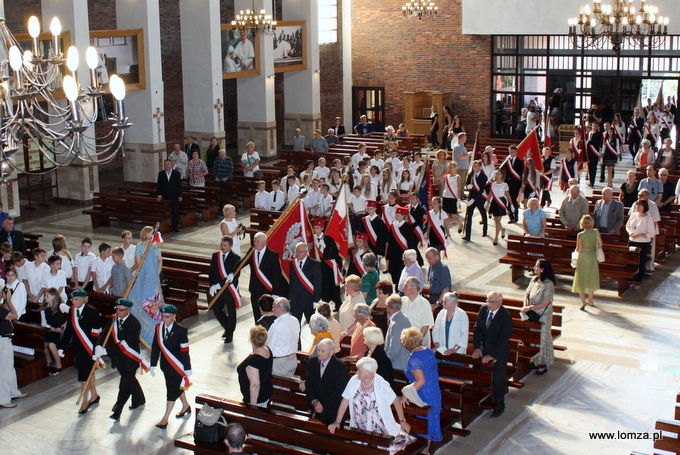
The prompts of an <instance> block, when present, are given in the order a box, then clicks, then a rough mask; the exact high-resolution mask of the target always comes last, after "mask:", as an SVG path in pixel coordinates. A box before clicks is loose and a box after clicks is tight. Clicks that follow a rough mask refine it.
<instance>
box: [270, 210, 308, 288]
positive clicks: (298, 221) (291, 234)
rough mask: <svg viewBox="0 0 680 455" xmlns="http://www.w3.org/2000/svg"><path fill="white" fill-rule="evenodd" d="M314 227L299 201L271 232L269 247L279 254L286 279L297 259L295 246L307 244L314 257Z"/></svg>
mask: <svg viewBox="0 0 680 455" xmlns="http://www.w3.org/2000/svg"><path fill="white" fill-rule="evenodd" d="M312 237H313V232H312V226H311V225H310V223H309V219H308V218H307V212H306V210H305V204H304V203H303V202H302V200H300V199H298V201H297V202H295V203H294V204H293V206H292V207H290V208H289V209H288V210H286V212H285V213H284V215H282V216H281V218H279V219H278V220H276V223H275V224H274V226H272V228H271V230H270V231H269V235H268V238H267V247H269V248H271V249H272V250H274V251H276V252H277V253H279V257H280V258H281V267H282V269H283V273H284V275H285V276H286V278H289V277H290V275H289V273H290V264H291V261H292V260H293V259H295V245H297V244H298V242H305V243H307V245H309V246H310V247H309V249H310V256H312V257H313V256H314V253H313V252H314V249H313V246H312V245H313V242H314V239H313V238H312Z"/></svg>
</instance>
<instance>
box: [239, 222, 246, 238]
mask: <svg viewBox="0 0 680 455" xmlns="http://www.w3.org/2000/svg"><path fill="white" fill-rule="evenodd" d="M238 228H239V229H241V233H240V234H239V237H241V239H244V238H246V227H245V226H244V225H243V223H239V224H238Z"/></svg>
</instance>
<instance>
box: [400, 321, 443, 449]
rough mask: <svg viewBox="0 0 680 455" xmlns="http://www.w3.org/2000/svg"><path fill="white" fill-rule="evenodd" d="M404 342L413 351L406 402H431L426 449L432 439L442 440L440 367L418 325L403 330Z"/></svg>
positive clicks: (406, 370) (405, 371)
mask: <svg viewBox="0 0 680 455" xmlns="http://www.w3.org/2000/svg"><path fill="white" fill-rule="evenodd" d="M400 340H401V344H402V345H403V346H404V348H406V350H408V351H409V352H410V353H411V356H410V357H409V359H408V365H407V366H406V369H405V370H404V374H405V375H406V378H407V379H408V381H409V385H407V386H406V387H404V388H403V389H402V392H403V396H402V397H401V402H402V404H403V405H406V404H408V403H409V402H411V401H412V402H413V403H414V404H417V405H418V406H424V405H428V406H431V407H432V412H430V413H429V414H428V416H427V438H428V440H429V441H428V445H427V453H429V451H430V450H429V449H430V442H432V441H435V442H438V441H441V440H442V429H441V425H440V424H439V414H440V412H441V409H442V392H441V390H440V389H439V370H438V369H437V359H436V357H435V355H434V351H432V349H430V348H426V347H424V346H422V344H423V334H422V333H420V330H419V329H418V328H417V327H409V328H408V329H405V330H403V331H402V332H401V337H400Z"/></svg>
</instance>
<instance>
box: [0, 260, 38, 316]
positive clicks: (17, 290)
mask: <svg viewBox="0 0 680 455" xmlns="http://www.w3.org/2000/svg"><path fill="white" fill-rule="evenodd" d="M48 267H49V266H48ZM0 281H2V283H3V286H4V283H5V280H3V279H2V278H0ZM7 287H8V288H10V289H13V290H14V292H13V293H12V305H14V308H15V309H16V310H17V314H18V315H19V316H18V317H17V319H18V318H20V317H21V316H23V315H24V313H26V302H27V299H28V295H27V294H26V286H24V283H22V282H21V281H19V280H18V279H16V280H14V283H12V284H9V283H7ZM4 301H5V299H4V297H3V298H2V302H3V303H4Z"/></svg>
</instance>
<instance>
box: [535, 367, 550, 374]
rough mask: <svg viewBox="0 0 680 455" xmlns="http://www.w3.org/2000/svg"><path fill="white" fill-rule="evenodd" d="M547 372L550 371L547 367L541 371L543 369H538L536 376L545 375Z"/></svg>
mask: <svg viewBox="0 0 680 455" xmlns="http://www.w3.org/2000/svg"><path fill="white" fill-rule="evenodd" d="M547 372H548V369H547V368H544V369H543V371H541V370H536V376H543V375H544V374H546V373H547Z"/></svg>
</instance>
